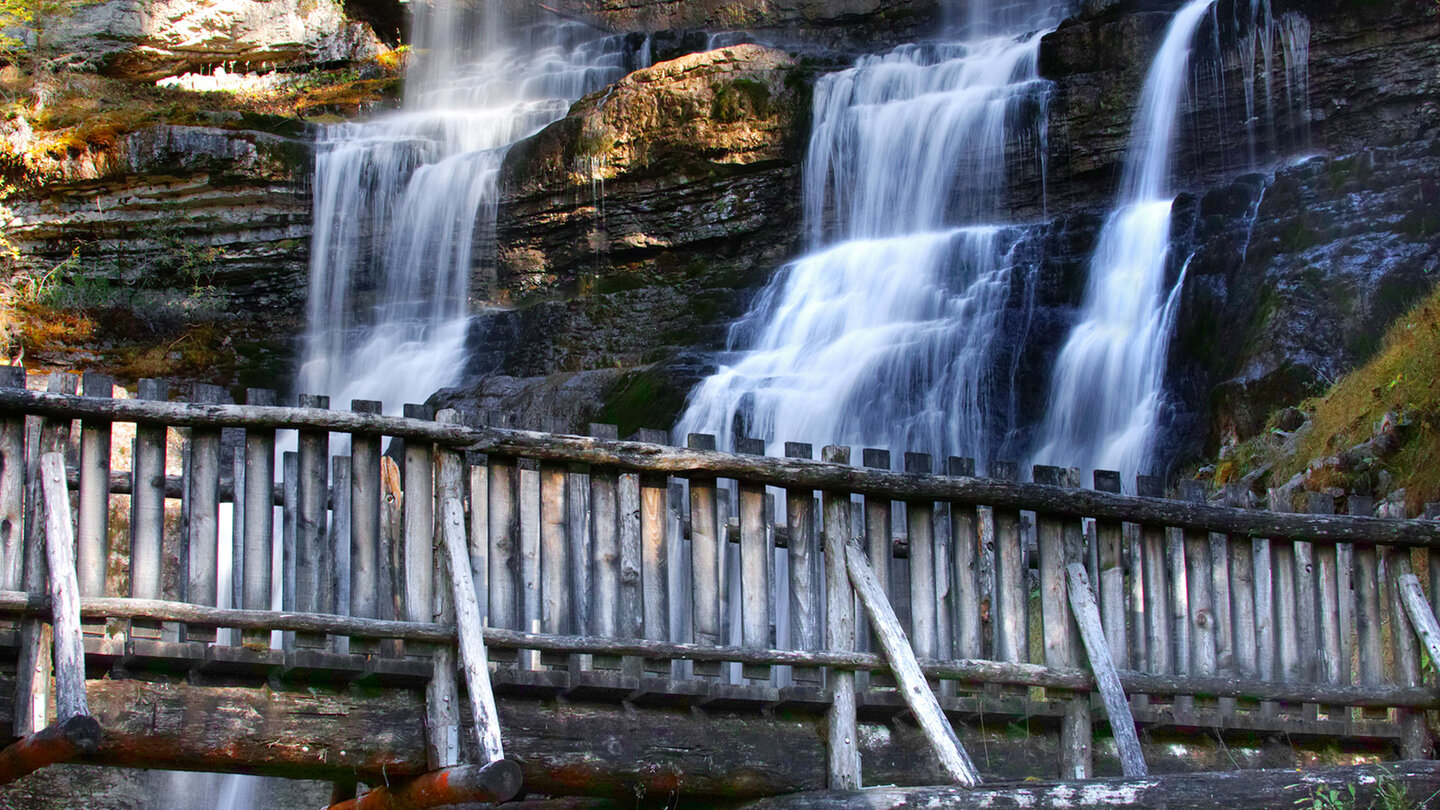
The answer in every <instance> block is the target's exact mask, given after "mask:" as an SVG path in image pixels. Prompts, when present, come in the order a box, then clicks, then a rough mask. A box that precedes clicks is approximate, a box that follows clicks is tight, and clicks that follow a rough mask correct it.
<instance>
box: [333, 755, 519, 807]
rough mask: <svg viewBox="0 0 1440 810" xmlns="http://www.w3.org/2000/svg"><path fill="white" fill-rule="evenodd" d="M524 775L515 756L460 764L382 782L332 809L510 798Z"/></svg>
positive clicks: (444, 803)
mask: <svg viewBox="0 0 1440 810" xmlns="http://www.w3.org/2000/svg"><path fill="white" fill-rule="evenodd" d="M522 785H523V778H522V775H521V771H520V764H519V763H518V762H515V761H514V760H504V759H501V760H496V761H495V762H491V763H489V764H488V765H459V766H456V767H453V768H444V769H441V770H438V771H431V772H430V773H427V774H424V775H422V776H418V777H416V778H415V779H412V780H410V781H409V782H406V783H405V784H404V785H400V786H396V787H387V786H385V785H380V786H378V787H376V788H374V789H372V790H370V791H369V792H367V793H366V794H365V795H364V796H360V797H359V798H355V799H349V800H347V801H343V802H340V803H338V804H333V805H331V806H330V810H428V808H432V807H446V806H450V805H457V804H466V803H470V802H475V803H481V802H484V803H489V804H499V803H501V802H508V801H510V800H511V799H513V798H515V796H516V795H517V794H518V793H519V792H520V788H521V787H522Z"/></svg>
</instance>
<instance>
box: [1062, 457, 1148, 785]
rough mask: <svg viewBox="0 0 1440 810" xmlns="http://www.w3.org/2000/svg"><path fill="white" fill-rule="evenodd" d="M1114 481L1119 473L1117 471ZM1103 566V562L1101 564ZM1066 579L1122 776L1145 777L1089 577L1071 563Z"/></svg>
mask: <svg viewBox="0 0 1440 810" xmlns="http://www.w3.org/2000/svg"><path fill="white" fill-rule="evenodd" d="M1116 483H1119V475H1118V473H1117V474H1116ZM1102 565H1103V563H1102ZM1065 571H1066V574H1067V575H1068V578H1069V586H1070V587H1069V590H1068V591H1067V593H1068V595H1069V597H1070V609H1071V611H1073V613H1074V615H1075V623H1076V625H1077V626H1078V627H1079V630H1080V638H1081V640H1082V641H1083V642H1084V643H1085V652H1086V654H1087V655H1088V656H1089V660H1090V669H1091V671H1093V672H1094V673H1095V682H1096V684H1097V685H1098V686H1099V687H1100V696H1101V698H1102V699H1103V700H1104V701H1105V712H1106V714H1107V715H1108V716H1109V718H1110V733H1111V734H1112V735H1113V736H1114V739H1115V746H1116V748H1118V749H1119V751H1120V768H1121V770H1122V772H1123V773H1124V774H1125V776H1127V777H1130V778H1135V777H1139V776H1146V775H1147V774H1148V773H1149V769H1148V768H1147V767H1146V765H1145V756H1144V754H1142V753H1141V752H1140V738H1139V736H1138V735H1137V734H1136V733H1135V718H1134V717H1133V716H1131V714H1130V703H1129V701H1128V700H1127V699H1126V697H1125V690H1124V688H1123V687H1122V686H1121V685H1120V675H1119V673H1118V672H1117V671H1116V669H1115V662H1114V660H1113V659H1112V658H1111V657H1110V643H1109V639H1108V638H1107V637H1106V635H1105V628H1104V626H1103V624H1102V620H1101V618H1100V609H1099V607H1097V606H1096V605H1095V602H1094V600H1093V599H1092V598H1091V596H1090V582H1089V577H1088V576H1087V575H1086V573H1085V567H1084V566H1083V565H1081V564H1079V563H1076V562H1072V563H1070V564H1068V565H1067V566H1066V567H1065Z"/></svg>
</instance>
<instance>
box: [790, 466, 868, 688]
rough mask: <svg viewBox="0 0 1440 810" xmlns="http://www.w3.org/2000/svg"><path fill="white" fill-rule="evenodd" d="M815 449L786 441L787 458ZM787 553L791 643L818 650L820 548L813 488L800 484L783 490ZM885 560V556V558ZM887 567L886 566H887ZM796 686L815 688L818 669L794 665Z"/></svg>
mask: <svg viewBox="0 0 1440 810" xmlns="http://www.w3.org/2000/svg"><path fill="white" fill-rule="evenodd" d="M813 455H814V449H813V448H812V447H811V446H810V445H808V444H803V443H800V442H786V443H785V457H786V458H804V459H808V458H811V457H812V456H813ZM785 527H786V529H787V530H788V531H789V535H790V538H789V544H788V546H787V548H786V553H787V554H788V555H789V558H790V646H791V647H792V648H793V649H796V650H818V649H820V589H819V588H818V587H817V586H816V580H817V576H816V574H817V572H818V571H819V567H820V566H819V562H820V551H819V549H818V548H816V544H815V491H814V490H811V489H805V488H803V487H790V488H787V489H786V490H785ZM887 562H888V558H887ZM887 570H888V566H887ZM790 676H791V678H792V680H793V681H794V683H795V685H796V686H802V687H812V688H813V687H818V686H819V685H820V677H819V676H820V672H819V670H816V669H813V668H809V667H794V668H793V669H791V671H790Z"/></svg>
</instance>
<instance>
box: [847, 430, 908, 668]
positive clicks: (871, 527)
mask: <svg viewBox="0 0 1440 810" xmlns="http://www.w3.org/2000/svg"><path fill="white" fill-rule="evenodd" d="M860 463H861V465H862V466H864V467H867V468H869V469H874V470H888V469H890V451H889V450H877V449H873V448H865V449H864V450H862V451H860ZM864 508H865V548H866V551H867V553H868V556H869V558H870V569H871V571H872V572H874V574H875V579H876V580H877V581H878V582H879V583H880V590H881V591H883V592H884V593H885V596H886V597H887V598H888V599H889V600H890V604H891V605H896V603H897V602H901V601H906V600H902V599H897V598H896V596H895V593H894V586H893V585H892V584H891V582H890V568H891V557H892V555H893V553H894V552H893V551H892V546H893V543H894V531H893V529H892V527H891V525H890V524H891V518H892V510H891V508H890V499H889V498H882V497H880V496H878V495H866V496H865V507H864ZM897 613H900V614H901V615H902V618H901V619H900V623H901V626H902V627H905V628H907V630H908V628H909V625H910V622H909V619H910V611H909V610H905V611H898V610H897ZM858 632H859V643H860V644H861V649H866V650H868V649H872V648H873V646H874V644H873V639H872V638H871V635H870V628H869V626H868V625H867V626H864V627H860V628H858ZM871 674H872V675H873V674H875V673H871Z"/></svg>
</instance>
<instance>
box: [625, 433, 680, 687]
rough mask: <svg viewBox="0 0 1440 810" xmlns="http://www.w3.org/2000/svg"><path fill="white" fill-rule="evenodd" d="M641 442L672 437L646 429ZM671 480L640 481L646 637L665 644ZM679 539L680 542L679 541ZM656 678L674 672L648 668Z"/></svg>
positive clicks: (667, 632)
mask: <svg viewBox="0 0 1440 810" xmlns="http://www.w3.org/2000/svg"><path fill="white" fill-rule="evenodd" d="M635 438H636V440H637V441H642V442H647V443H649V444H658V445H663V444H668V443H669V441H668V439H669V436H668V434H666V433H665V431H663V430H649V429H642V430H640V431H639V432H638V433H637V434H636V436H635ZM669 490H670V479H669V478H667V477H666V476H664V475H655V474H646V475H642V476H641V477H640V553H641V560H640V567H641V570H640V582H641V593H642V598H643V605H642V608H643V612H644V621H643V632H644V637H645V638H648V639H655V640H659V641H664V640H667V639H669V638H670V548H671V542H672V539H671V538H670V537H668V536H667V534H668V532H669V530H670V520H669V511H668V510H667V509H666V505H665V500H666V498H667V497H668V496H669V494H670V493H669ZM675 539H678V538H675ZM648 669H649V670H650V671H651V672H653V673H655V674H660V675H664V674H667V673H669V672H670V670H671V667H670V664H669V663H668V662H667V663H664V664H663V665H656V666H651V667H649V668H648Z"/></svg>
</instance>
